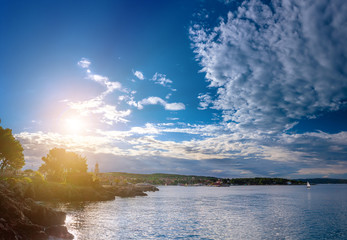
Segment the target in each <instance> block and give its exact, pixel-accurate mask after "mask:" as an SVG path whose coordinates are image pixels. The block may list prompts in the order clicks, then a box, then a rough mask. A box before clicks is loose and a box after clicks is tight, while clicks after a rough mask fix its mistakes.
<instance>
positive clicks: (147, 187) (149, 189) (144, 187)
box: [135, 183, 159, 192]
mask: <svg viewBox="0 0 347 240" xmlns="http://www.w3.org/2000/svg"><path fill="white" fill-rule="evenodd" d="M135 186H136V188H137V189H139V190H140V191H143V192H156V191H159V189H158V188H157V187H156V186H153V185H151V184H148V183H138V184H136V185H135Z"/></svg>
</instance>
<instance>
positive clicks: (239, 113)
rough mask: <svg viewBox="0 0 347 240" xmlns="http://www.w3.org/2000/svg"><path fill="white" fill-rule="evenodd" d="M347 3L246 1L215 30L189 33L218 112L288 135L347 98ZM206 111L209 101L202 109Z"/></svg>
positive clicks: (196, 29)
mask: <svg viewBox="0 0 347 240" xmlns="http://www.w3.org/2000/svg"><path fill="white" fill-rule="evenodd" d="M346 11H347V2H346V1H344V0H337V1H333V2H332V1H328V0H322V1H315V0H311V1H300V0H297V1H273V2H271V7H270V6H268V5H266V4H264V3H263V2H262V1H260V0H250V1H244V2H243V3H242V5H241V6H240V7H239V8H238V9H237V10H236V11H235V12H229V13H228V16H227V18H226V19H224V20H221V22H220V24H219V25H218V26H216V27H214V28H210V29H208V28H205V27H204V26H200V25H194V26H193V27H192V28H191V29H190V34H191V39H192V41H193V43H194V51H195V53H196V54H197V59H198V60H199V61H200V64H201V66H202V71H203V72H205V73H206V79H207V80H208V81H209V82H210V87H215V88H217V98H216V100H214V101H213V107H214V108H217V109H220V110H222V111H223V117H224V120H225V121H234V122H237V123H240V125H242V126H243V127H247V128H250V127H251V128H258V129H269V128H272V129H273V130H276V131H278V130H283V129H284V128H285V126H290V125H291V124H292V123H294V122H296V121H297V120H300V119H302V118H309V117H312V116H315V115H316V114H317V113H319V112H321V111H324V110H325V111H334V110H337V109H340V108H341V107H342V106H344V105H345V104H346V101H345V99H346V98H347V79H346V76H347V65H346V64H347V45H346V44H345V40H346V39H347V29H346V28H345V27H342V26H345V25H346V22H347V15H346V14H345V12H346ZM204 107H206V104H205V105H203V106H201V108H204Z"/></svg>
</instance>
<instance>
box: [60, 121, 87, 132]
mask: <svg viewBox="0 0 347 240" xmlns="http://www.w3.org/2000/svg"><path fill="white" fill-rule="evenodd" d="M86 125H87V124H86V122H85V121H84V120H83V119H82V118H79V117H69V118H66V119H65V121H64V129H65V130H66V131H67V132H68V133H70V134H80V133H82V132H83V131H84V130H85V128H86Z"/></svg>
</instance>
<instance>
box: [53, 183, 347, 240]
mask: <svg viewBox="0 0 347 240" xmlns="http://www.w3.org/2000/svg"><path fill="white" fill-rule="evenodd" d="M159 190H160V191H158V192H149V193H148V196H146V197H134V198H118V197H116V199H115V200H114V201H104V202H75V203H64V204H62V203H60V204H57V205H55V206H54V207H55V208H58V209H60V210H63V211H65V212H66V213H67V219H66V226H67V228H68V230H69V231H70V232H71V233H72V234H73V235H74V236H75V239H79V240H85V239H91V240H96V239H98V240H102V239H105V240H110V239H122V240H124V239H296V240H297V239H347V185H346V184H322V185H313V186H311V189H307V188H306V186H302V185H296V186H294V185H288V186H279V185H277V186H230V187H207V186H206V187H205V186H201V187H189V186H188V187H183V186H162V187H160V186H159Z"/></svg>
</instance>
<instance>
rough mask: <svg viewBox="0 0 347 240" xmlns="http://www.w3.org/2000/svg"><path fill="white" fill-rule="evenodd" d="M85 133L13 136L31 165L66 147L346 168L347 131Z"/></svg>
mask: <svg viewBox="0 0 347 240" xmlns="http://www.w3.org/2000/svg"><path fill="white" fill-rule="evenodd" d="M173 133H175V134H176V135H177V134H185V135H186V136H190V139H189V140H178V141H177V140H176V141H175V140H162V139H163V136H166V137H165V139H172V138H170V137H168V136H170V134H173ZM85 134H86V135H83V136H78V135H63V134H57V133H44V132H36V133H29V132H22V133H20V134H16V135H15V137H16V138H17V139H19V140H20V142H21V143H22V145H23V147H24V149H25V156H26V157H29V158H30V163H32V164H34V165H35V166H37V164H35V159H37V160H36V162H37V161H40V157H42V156H44V155H45V154H47V152H48V150H49V149H51V148H53V147H64V148H67V149H69V150H71V151H77V152H83V154H86V155H90V154H94V155H95V157H98V154H110V155H111V156H113V158H116V157H117V156H120V157H121V158H124V157H129V158H138V157H141V158H143V157H150V158H153V157H155V158H160V159H162V160H161V161H164V160H163V159H176V161H177V160H178V159H183V160H184V161H185V164H186V166H189V161H187V160H190V161H203V164H204V165H205V166H207V167H208V169H209V170H211V169H221V168H219V167H221V166H223V168H222V169H225V170H226V171H231V169H233V170H235V171H236V170H237V169H238V170H237V171H241V172H247V173H249V172H253V173H258V174H261V175H264V176H265V175H267V176H270V175H271V174H275V175H276V174H277V175H278V174H283V173H285V174H288V172H289V173H291V174H292V176H295V175H302V174H320V173H321V174H347V168H346V163H345V162H344V161H343V159H344V156H345V153H346V151H347V141H346V140H345V139H346V138H344V137H345V136H346V134H347V133H346V132H342V133H339V134H327V133H323V132H319V133H305V134H296V135H293V136H291V135H288V134H283V135H281V136H278V137H276V138H268V139H267V141H264V137H263V135H262V133H260V135H259V133H248V132H246V131H244V132H243V131H236V132H233V131H228V130H226V127H225V126H224V125H213V124H212V125H191V124H183V125H182V124H172V123H171V124H166V123H160V124H153V123H147V124H145V125H144V126H142V127H132V128H130V129H129V130H127V131H105V130H97V131H95V132H89V133H85ZM196 137H198V138H196ZM312 142H314V143H315V144H312ZM332 146H334V148H333V149H331V147H332ZM99 158H100V157H99ZM204 161H209V162H204ZM134 164H135V165H134V166H136V163H134ZM166 164H167V165H168V166H170V164H172V163H171V161H169V162H167V163H166ZM206 164H207V165H206ZM216 164H217V165H216ZM218 164H220V165H218ZM213 166H216V167H215V168H214V167H213ZM218 166H219V167H218ZM227 166H228V167H227ZM313 166H314V167H313ZM281 171H282V172H281Z"/></svg>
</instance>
